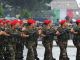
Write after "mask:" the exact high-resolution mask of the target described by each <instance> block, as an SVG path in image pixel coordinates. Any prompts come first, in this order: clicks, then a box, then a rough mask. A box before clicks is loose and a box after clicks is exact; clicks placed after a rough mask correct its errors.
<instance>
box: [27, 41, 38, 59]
mask: <svg viewBox="0 0 80 60" xmlns="http://www.w3.org/2000/svg"><path fill="white" fill-rule="evenodd" d="M25 46H26V47H27V49H28V53H27V58H26V60H35V55H37V51H36V50H35V49H36V46H35V42H33V41H28V42H27V43H26V44H25Z"/></svg>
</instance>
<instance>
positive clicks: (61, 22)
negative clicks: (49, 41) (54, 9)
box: [59, 20, 67, 25]
mask: <svg viewBox="0 0 80 60" xmlns="http://www.w3.org/2000/svg"><path fill="white" fill-rule="evenodd" d="M65 22H67V20H61V21H60V22H59V23H60V24H61V25H62V24H64V23H65Z"/></svg>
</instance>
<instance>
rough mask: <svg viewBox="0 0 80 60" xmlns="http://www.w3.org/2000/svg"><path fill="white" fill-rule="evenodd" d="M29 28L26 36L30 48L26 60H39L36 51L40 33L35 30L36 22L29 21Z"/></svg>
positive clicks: (27, 45)
mask: <svg viewBox="0 0 80 60" xmlns="http://www.w3.org/2000/svg"><path fill="white" fill-rule="evenodd" d="M27 23H28V27H27V29H26V34H24V36H25V37H27V39H26V44H25V45H26V47H27V48H28V53H27V58H26V60H35V59H36V60H38V57H37V51H36V47H37V45H36V42H37V38H38V31H37V29H36V28H35V20H33V19H29V20H28V21H27Z"/></svg>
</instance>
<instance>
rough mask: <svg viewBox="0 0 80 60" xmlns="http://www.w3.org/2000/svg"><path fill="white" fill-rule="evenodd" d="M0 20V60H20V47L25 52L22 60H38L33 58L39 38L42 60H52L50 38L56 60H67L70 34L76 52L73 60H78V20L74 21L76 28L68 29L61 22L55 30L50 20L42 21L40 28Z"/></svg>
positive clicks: (18, 22)
mask: <svg viewBox="0 0 80 60" xmlns="http://www.w3.org/2000/svg"><path fill="white" fill-rule="evenodd" d="M25 22H26V23H23V21H22V20H12V21H11V20H0V59H1V60H23V49H24V45H25V46H26V48H27V49H28V52H27V58H26V60H35V59H36V60H40V59H39V58H38V55H37V50H36V48H37V45H38V43H37V40H38V37H42V44H43V46H44V48H45V53H44V60H56V59H55V58H54V57H53V55H52V48H53V40H54V36H57V40H56V43H57V45H58V46H59V47H60V56H59V60H69V58H68V55H67V50H66V49H67V42H68V40H69V38H70V34H73V35H74V37H73V43H74V45H75V47H76V48H77V54H76V60H80V20H76V26H75V27H70V26H69V25H68V21H67V20H61V21H60V22H59V23H60V26H59V27H58V28H57V29H56V28H54V26H53V23H52V21H51V20H44V21H43V24H44V26H43V27H36V21H35V20H33V19H29V20H26V21H25Z"/></svg>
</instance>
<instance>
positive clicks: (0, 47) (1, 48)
mask: <svg viewBox="0 0 80 60" xmlns="http://www.w3.org/2000/svg"><path fill="white" fill-rule="evenodd" d="M0 60H5V44H3V42H0Z"/></svg>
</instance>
